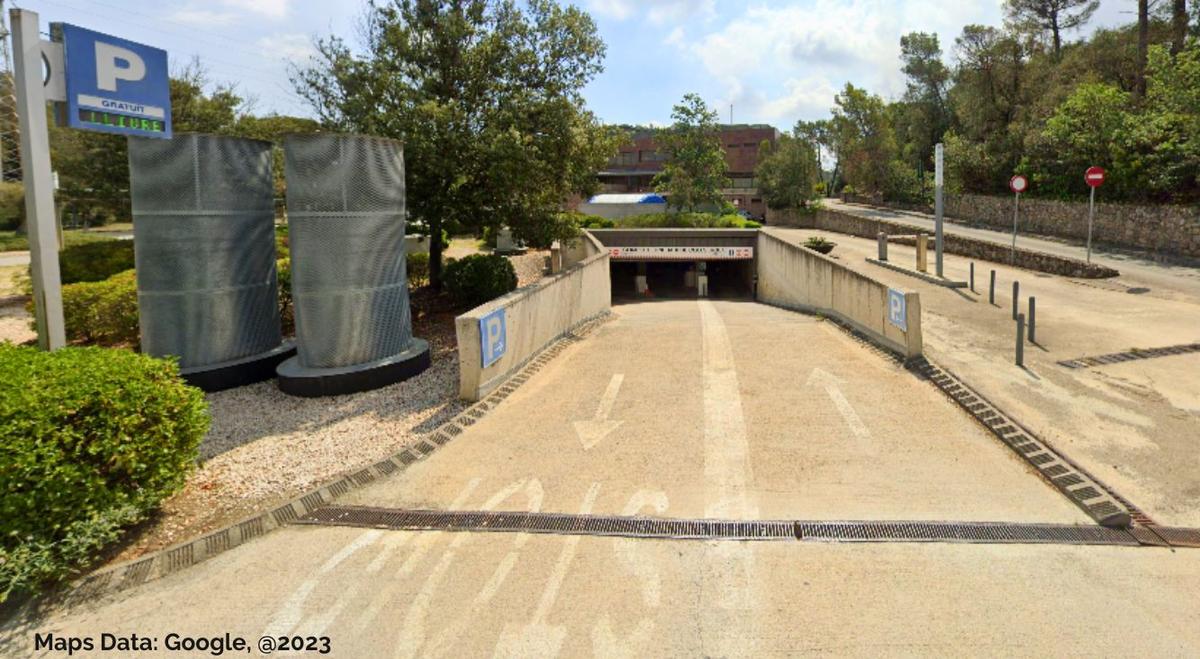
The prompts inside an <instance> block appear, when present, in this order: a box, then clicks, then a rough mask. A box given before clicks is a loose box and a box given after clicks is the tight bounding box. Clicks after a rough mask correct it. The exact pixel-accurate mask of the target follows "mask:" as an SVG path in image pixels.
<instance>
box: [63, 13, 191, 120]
mask: <svg viewBox="0 0 1200 659" xmlns="http://www.w3.org/2000/svg"><path fill="white" fill-rule="evenodd" d="M54 28H55V31H57V32H59V34H61V37H62V42H63V70H64V72H65V76H64V77H65V78H66V88H67V103H66V106H67V107H66V115H67V117H66V119H67V125H68V126H70V127H71V128H77V129H81V130H91V131H98V132H102V133H116V134H119V135H139V136H142V137H159V138H164V139H169V138H170V137H171V83H170V75H169V71H168V68H167V51H165V50H161V49H159V48H153V47H151V46H147V45H144V44H140V43H135V42H133V41H128V40H126V39H121V38H119V37H114V36H110V35H107V34H103V33H101V32H95V31H92V30H87V29H84V28H81V27H79V26H76V25H70V24H67V23H58V24H56V25H55V26H54Z"/></svg>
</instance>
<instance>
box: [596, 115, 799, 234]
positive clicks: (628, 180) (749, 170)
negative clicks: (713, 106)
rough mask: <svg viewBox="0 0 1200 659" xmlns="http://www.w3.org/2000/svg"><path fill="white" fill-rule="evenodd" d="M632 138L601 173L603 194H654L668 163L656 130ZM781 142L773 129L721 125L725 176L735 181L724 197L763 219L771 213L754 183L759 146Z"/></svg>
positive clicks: (758, 125)
mask: <svg viewBox="0 0 1200 659" xmlns="http://www.w3.org/2000/svg"><path fill="white" fill-rule="evenodd" d="M632 137H633V140H632V142H631V143H630V144H627V145H625V146H623V147H621V150H620V151H619V152H618V153H617V156H616V157H615V158H613V159H612V160H611V161H609V163H608V167H606V168H605V169H604V171H602V172H599V174H598V176H599V178H600V184H601V192H612V193H625V192H653V191H654V183H653V180H654V176H655V174H658V173H659V172H660V171H662V168H663V160H664V156H663V155H662V154H660V153H659V152H658V148H657V146H656V144H655V142H654V131H650V130H643V131H639V132H636V133H634V134H633V136H632ZM778 139H779V131H778V130H776V129H774V128H772V127H771V126H766V125H762V124H755V125H745V124H737V125H732V126H729V125H725V126H721V148H723V149H724V150H725V176H726V177H728V178H729V179H730V181H731V182H732V187H730V188H728V189H725V190H722V191H721V195H722V196H723V197H725V199H727V200H729V202H730V203H732V204H734V205H735V206H737V207H738V208H742V209H745V210H747V211H750V213H751V214H753V215H755V216H756V217H762V216H764V215H765V214H766V212H767V205H766V204H765V203H764V202H763V199H762V196H761V195H760V194H759V193H758V185H757V182H756V181H755V180H754V169H755V167H757V166H758V147H759V144H761V143H762V141H763V140H767V141H768V142H770V143H771V144H772V145H774V144H775V143H776V141H777V140H778Z"/></svg>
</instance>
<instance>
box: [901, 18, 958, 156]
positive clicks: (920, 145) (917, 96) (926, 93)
mask: <svg viewBox="0 0 1200 659" xmlns="http://www.w3.org/2000/svg"><path fill="white" fill-rule="evenodd" d="M900 61H901V63H902V64H903V67H902V70H903V71H904V75H905V76H906V77H907V86H906V88H905V92H904V108H903V111H902V113H901V114H902V115H903V116H902V124H903V127H904V129H905V131H904V132H905V133H907V134H905V135H904V138H905V139H904V141H905V143H906V144H907V145H909V147H910V149H909V151H910V152H908V153H905V154H904V155H905V156H906V160H909V161H916V162H917V163H919V165H920V168H921V171H922V172H924V171H925V169H926V168H927V167H931V166H932V165H933V149H934V145H936V144H937V143H938V142H940V141H941V140H942V135H943V134H944V133H945V132H946V130H948V129H949V128H950V107H949V104H948V103H947V100H946V91H947V90H946V88H947V84H948V83H949V80H950V70H949V69H948V68H946V65H945V64H943V63H942V48H941V46H940V45H938V37H937V34H932V33H930V34H927V33H924V32H912V33H909V34H906V35H904V36H902V37H900Z"/></svg>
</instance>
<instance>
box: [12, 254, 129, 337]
mask: <svg viewBox="0 0 1200 659" xmlns="http://www.w3.org/2000/svg"><path fill="white" fill-rule="evenodd" d="M30 305H31V306H32V303H30ZM30 311H32V309H30ZM63 320H65V321H66V328H67V340H68V341H70V342H72V343H86V344H91V345H100V346H129V347H132V348H137V347H138V343H139V342H140V338H139V336H138V300H137V277H136V276H135V274H134V271H133V270H126V271H125V272H121V273H118V274H115V275H113V276H112V277H109V278H108V279H105V280H104V281H93V282H81V283H78V284H67V285H66V286H63Z"/></svg>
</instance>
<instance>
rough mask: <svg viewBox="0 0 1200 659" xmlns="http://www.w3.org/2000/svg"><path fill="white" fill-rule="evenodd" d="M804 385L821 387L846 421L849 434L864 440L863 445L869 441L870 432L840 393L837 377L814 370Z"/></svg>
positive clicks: (844, 395)
mask: <svg viewBox="0 0 1200 659" xmlns="http://www.w3.org/2000/svg"><path fill="white" fill-rule="evenodd" d="M805 384H806V385H807V386H810V387H822V388H823V389H825V393H826V394H828V395H829V399H830V400H832V401H833V404H834V406H835V407H837V410H838V413H839V414H841V415H842V418H843V419H845V421H846V425H847V426H849V427H850V432H852V433H854V436H855V437H858V438H859V439H860V440H864V443H866V442H865V440H868V439H870V437H871V431H870V430H869V429H868V428H867V425H866V424H865V423H863V421H862V419H861V418H860V417H859V416H858V412H857V411H855V409H854V406H853V405H851V404H850V400H849V399H847V398H846V394H844V393H842V387H841V384H842V381H841V380H840V379H838V377H837V376H835V375H833V374H832V373H829V372H828V371H826V370H824V369H821V368H814V369H813V370H812V373H810V374H809V376H808V382H806V383H805Z"/></svg>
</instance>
